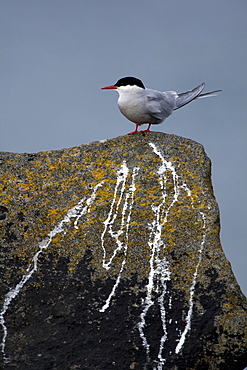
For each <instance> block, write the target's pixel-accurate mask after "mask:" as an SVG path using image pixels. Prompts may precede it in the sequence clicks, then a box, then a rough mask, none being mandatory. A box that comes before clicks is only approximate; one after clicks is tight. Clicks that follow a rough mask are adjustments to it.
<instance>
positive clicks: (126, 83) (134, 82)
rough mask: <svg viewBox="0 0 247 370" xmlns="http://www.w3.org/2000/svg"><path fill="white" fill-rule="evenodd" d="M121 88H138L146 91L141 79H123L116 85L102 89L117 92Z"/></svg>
mask: <svg viewBox="0 0 247 370" xmlns="http://www.w3.org/2000/svg"><path fill="white" fill-rule="evenodd" d="M121 86H138V87H140V88H141V89H145V86H144V85H143V83H142V81H141V80H139V78H135V77H123V78H120V80H118V81H117V82H116V83H115V85H110V86H106V87H102V88H101V90H109V89H113V90H114V89H115V90H117V88H118V87H121Z"/></svg>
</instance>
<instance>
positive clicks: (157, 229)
mask: <svg viewBox="0 0 247 370" xmlns="http://www.w3.org/2000/svg"><path fill="white" fill-rule="evenodd" d="M149 145H150V146H151V148H152V149H153V151H154V153H155V154H156V155H157V156H158V157H159V158H160V160H161V163H162V164H161V166H160V167H159V168H158V170H157V174H158V175H159V184H160V187H161V191H162V196H161V202H160V204H159V205H158V206H152V210H153V212H154V220H153V222H152V224H151V232H150V236H149V242H148V244H149V247H150V251H151V255H150V261H149V265H150V272H149V277H148V284H147V286H146V289H147V292H146V297H145V299H144V303H143V305H144V308H143V311H142V313H141V315H140V322H139V324H138V329H139V333H140V337H141V339H142V343H143V346H144V348H145V350H146V355H147V360H148V361H150V345H149V343H148V339H147V337H146V335H145V326H146V316H147V313H148V311H149V309H150V307H151V306H152V305H153V304H154V298H153V296H154V294H155V293H157V294H159V293H160V295H159V296H158V298H157V301H158V304H159V307H160V318H161V324H162V329H163V335H162V337H161V338H160V346H159V352H158V360H157V370H162V367H163V365H164V364H165V361H166V359H165V358H163V356H162V352H163V349H164V344H165V342H166V340H167V327H166V321H167V317H166V316H167V313H166V310H165V305H164V302H165V295H167V294H169V292H168V291H167V281H169V280H170V279H171V276H170V275H171V272H170V270H169V262H168V261H167V259H166V258H165V257H163V258H160V252H161V248H162V249H164V248H165V247H166V246H165V244H164V242H163V241H162V228H163V226H164V225H165V223H166V222H167V220H168V217H169V213H170V210H171V209H172V207H173V205H174V204H175V203H176V202H177V200H178V198H179V195H180V193H181V191H182V190H183V191H185V192H186V193H187V196H188V197H190V196H191V191H190V189H189V188H188V186H187V185H186V183H185V182H184V181H183V180H182V179H181V178H180V176H179V175H178V174H177V172H176V169H175V167H174V166H173V164H172V162H170V161H167V160H166V159H165V158H164V155H163V153H162V151H161V150H159V149H158V148H157V147H156V146H155V144H153V143H149ZM169 174H171V175H172V181H173V189H172V193H171V190H169V189H168V188H167V176H169ZM155 283H156V284H157V289H156V290H155ZM168 306H169V309H171V308H172V297H171V296H170V297H169V301H168ZM190 319H191V317H189V320H190Z"/></svg>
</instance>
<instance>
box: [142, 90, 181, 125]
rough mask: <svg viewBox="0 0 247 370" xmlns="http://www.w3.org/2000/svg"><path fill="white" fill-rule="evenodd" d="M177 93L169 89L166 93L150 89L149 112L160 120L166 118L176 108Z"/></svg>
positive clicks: (148, 98)
mask: <svg viewBox="0 0 247 370" xmlns="http://www.w3.org/2000/svg"><path fill="white" fill-rule="evenodd" d="M175 96H176V93H175V92H173V91H167V92H166V93H165V92H164V93H163V92H160V91H157V90H151V89H150V91H148V94H147V102H146V104H147V108H148V111H149V114H150V115H152V117H154V118H156V119H158V120H164V119H165V118H166V117H168V116H169V115H170V114H172V111H173V109H174V104H175Z"/></svg>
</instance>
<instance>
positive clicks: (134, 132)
mask: <svg viewBox="0 0 247 370" xmlns="http://www.w3.org/2000/svg"><path fill="white" fill-rule="evenodd" d="M138 126H139V125H138V124H137V123H136V128H135V131H132V132H129V133H128V135H133V134H136V133H137V132H140V131H138Z"/></svg>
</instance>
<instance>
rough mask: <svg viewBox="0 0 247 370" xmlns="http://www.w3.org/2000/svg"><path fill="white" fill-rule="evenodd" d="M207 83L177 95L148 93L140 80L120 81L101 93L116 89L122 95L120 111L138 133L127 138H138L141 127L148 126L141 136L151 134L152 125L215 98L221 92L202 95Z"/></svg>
mask: <svg viewBox="0 0 247 370" xmlns="http://www.w3.org/2000/svg"><path fill="white" fill-rule="evenodd" d="M204 86H205V83H202V84H201V85H199V86H197V87H195V88H194V89H193V90H190V91H186V92H183V93H176V92H175V91H166V92H161V91H158V90H152V89H146V88H145V86H144V84H143V83H142V81H141V80H139V79H138V78H135V77H123V78H120V79H119V80H118V81H117V82H116V83H115V85H110V86H106V87H102V90H106V89H114V90H117V92H118V93H119V98H118V108H119V110H120V112H121V113H122V114H123V115H124V116H125V117H126V118H127V119H128V120H130V121H132V122H134V123H135V125H136V127H135V131H133V132H130V133H129V134H128V135H131V134H136V133H137V132H140V131H138V126H141V125H143V124H145V123H147V124H148V128H147V129H146V130H143V131H141V132H150V126H151V125H158V124H159V123H161V122H163V121H164V120H165V119H166V118H167V117H169V116H170V115H171V114H172V112H173V111H174V110H176V109H178V108H181V107H183V106H184V105H186V104H188V103H190V102H191V101H192V100H194V99H196V98H203V97H205V96H210V95H214V94H215V93H217V92H220V91H221V90H215V91H211V92H208V93H204V94H201V92H202V90H203V89H204Z"/></svg>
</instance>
